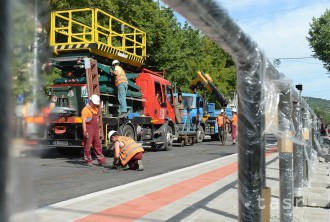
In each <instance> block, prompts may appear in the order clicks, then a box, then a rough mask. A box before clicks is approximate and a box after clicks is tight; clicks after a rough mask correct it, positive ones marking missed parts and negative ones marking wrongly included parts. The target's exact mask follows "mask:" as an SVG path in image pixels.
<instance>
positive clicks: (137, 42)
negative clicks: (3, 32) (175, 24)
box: [46, 8, 178, 154]
mask: <svg viewBox="0 0 330 222" xmlns="http://www.w3.org/2000/svg"><path fill="white" fill-rule="evenodd" d="M50 45H51V46H52V47H53V49H54V53H55V55H56V57H55V58H53V59H52V65H53V66H54V67H55V68H57V69H58V70H60V72H61V76H62V77H61V78H58V79H56V80H55V81H54V84H53V85H52V86H51V87H50V97H51V98H52V99H53V101H55V108H53V109H52V110H51V112H50V115H49V120H48V133H47V138H46V141H47V143H48V145H49V146H52V147H56V148H57V149H58V150H59V152H60V153H61V154H68V153H75V152H80V150H81V148H82V146H83V145H84V142H83V132H82V124H81V123H82V119H81V118H80V114H81V110H82V108H83V107H84V106H85V104H86V103H87V102H88V98H89V97H90V96H91V95H92V94H97V95H99V96H100V98H101V105H100V109H99V116H100V117H101V118H100V119H101V121H100V123H99V132H100V137H101V138H102V143H103V147H108V146H109V141H108V136H107V135H108V132H109V131H110V130H117V131H118V132H119V133H120V134H121V135H125V136H130V137H132V138H133V139H135V140H137V141H140V142H141V143H143V145H144V146H150V147H152V148H155V149H163V150H170V149H171V147H172V141H173V140H174V139H176V137H177V135H178V133H177V131H178V130H177V126H176V122H175V119H176V115H175V100H174V92H173V87H172V85H171V83H170V82H169V81H167V80H166V79H165V78H164V75H165V73H164V72H163V73H160V72H153V71H150V70H148V69H144V68H141V66H142V64H143V63H144V60H145V58H146V33H144V32H143V31H141V30H139V29H138V28H136V27H133V26H131V25H130V24H127V23H125V22H124V21H122V20H120V19H118V18H115V17H114V16H112V15H110V14H108V13H106V12H104V11H102V10H100V9H97V8H85V9H72V10H62V11H54V12H52V13H51V29H50ZM114 59H116V60H119V61H120V62H121V65H122V66H123V67H124V69H125V70H127V72H126V76H127V79H128V91H127V107H128V115H127V116H123V117H120V118H119V117H118V107H119V102H118V98H117V87H115V80H114V76H113V75H112V69H111V66H110V64H111V61H112V60H114ZM157 94H158V99H157V98H156V95H157Z"/></svg>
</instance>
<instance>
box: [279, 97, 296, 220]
mask: <svg viewBox="0 0 330 222" xmlns="http://www.w3.org/2000/svg"><path fill="white" fill-rule="evenodd" d="M291 111H292V102H291V93H290V91H288V92H285V93H282V94H280V102H279V119H278V121H279V130H280V131H281V134H280V136H279V138H278V149H279V168H280V218H281V220H280V221H283V222H290V221H292V220H293V196H292V190H293V175H292V171H293V164H292V163H293V143H292V141H291V140H292V136H293V132H292V129H291V121H292V117H291Z"/></svg>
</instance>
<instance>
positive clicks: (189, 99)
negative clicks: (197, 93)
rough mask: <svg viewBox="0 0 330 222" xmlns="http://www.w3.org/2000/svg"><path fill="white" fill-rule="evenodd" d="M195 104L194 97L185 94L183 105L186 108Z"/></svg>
mask: <svg viewBox="0 0 330 222" xmlns="http://www.w3.org/2000/svg"><path fill="white" fill-rule="evenodd" d="M193 105H194V97H192V96H183V106H184V108H188V107H192V106H193Z"/></svg>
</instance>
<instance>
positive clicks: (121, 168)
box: [117, 164, 130, 170]
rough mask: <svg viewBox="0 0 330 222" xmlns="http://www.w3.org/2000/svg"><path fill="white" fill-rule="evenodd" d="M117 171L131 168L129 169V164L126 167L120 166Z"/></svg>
mask: <svg viewBox="0 0 330 222" xmlns="http://www.w3.org/2000/svg"><path fill="white" fill-rule="evenodd" d="M117 169H118V170H129V169H130V168H129V166H128V164H126V165H125V166H118V167H117Z"/></svg>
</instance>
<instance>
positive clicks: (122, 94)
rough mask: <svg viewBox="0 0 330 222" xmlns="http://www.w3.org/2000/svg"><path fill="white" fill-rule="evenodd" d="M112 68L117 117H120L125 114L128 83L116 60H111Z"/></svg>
mask: <svg viewBox="0 0 330 222" xmlns="http://www.w3.org/2000/svg"><path fill="white" fill-rule="evenodd" d="M112 66H113V68H114V72H113V74H114V75H115V85H116V86H117V88H118V101H119V116H122V115H126V114H127V102H126V94H127V88H128V81H127V77H126V74H125V71H124V69H123V68H122V67H120V66H119V61H118V60H113V62H112Z"/></svg>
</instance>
